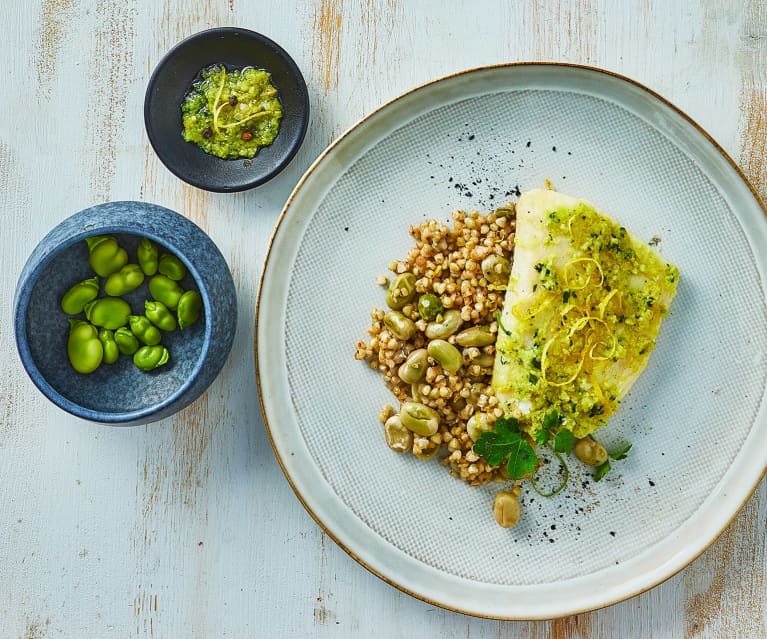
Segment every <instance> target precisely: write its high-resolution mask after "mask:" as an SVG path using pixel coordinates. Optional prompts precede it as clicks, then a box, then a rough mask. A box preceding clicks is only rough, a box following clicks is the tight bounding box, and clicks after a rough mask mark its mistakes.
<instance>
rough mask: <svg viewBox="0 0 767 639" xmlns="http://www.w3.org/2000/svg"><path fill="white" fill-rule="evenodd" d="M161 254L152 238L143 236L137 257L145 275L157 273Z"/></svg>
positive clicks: (137, 250)
mask: <svg viewBox="0 0 767 639" xmlns="http://www.w3.org/2000/svg"><path fill="white" fill-rule="evenodd" d="M159 255H160V251H159V250H158V249H157V245H156V244H155V243H154V242H152V241H151V240H149V239H147V238H145V237H142V238H141V241H140V242H139V243H138V248H137V249H136V258H137V259H138V264H139V266H140V267H141V270H142V271H144V274H145V275H148V276H149V277H151V276H152V275H154V274H155V273H157V268H158V266H159V261H160V258H159Z"/></svg>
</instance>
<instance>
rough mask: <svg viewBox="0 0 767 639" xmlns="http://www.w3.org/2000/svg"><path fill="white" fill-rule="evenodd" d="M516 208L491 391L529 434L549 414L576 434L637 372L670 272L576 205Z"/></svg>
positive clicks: (533, 195) (669, 293) (554, 201)
mask: <svg viewBox="0 0 767 639" xmlns="http://www.w3.org/2000/svg"><path fill="white" fill-rule="evenodd" d="M516 208H517V227H516V238H515V245H514V262H513V265H512V269H511V275H510V278H509V284H508V288H507V291H506V297H505V300H504V306H503V312H502V314H501V321H500V326H499V329H498V340H497V344H496V348H497V351H496V359H495V366H494V369H493V381H492V385H493V388H494V389H495V393H496V396H497V397H498V398H499V400H500V402H501V405H502V407H503V409H504V411H505V413H506V414H507V415H513V416H515V417H517V418H518V419H519V420H520V422H521V426H522V428H523V429H524V430H526V431H527V432H528V433H529V434H530V435H533V436H534V435H535V433H537V432H538V431H539V430H540V428H541V426H542V423H543V418H544V416H545V415H546V414H547V413H549V412H550V411H552V410H556V411H558V413H559V417H560V420H561V425H562V427H564V428H567V429H569V430H571V431H573V433H574V434H575V436H576V437H584V436H586V435H588V434H589V433H592V432H593V431H595V430H596V429H598V428H600V427H602V426H604V425H605V424H606V423H607V419H608V417H609V416H610V415H612V414H613V413H614V412H615V411H616V410H618V404H619V402H620V401H621V399H622V398H623V397H624V396H625V395H626V393H627V392H628V391H629V389H630V388H631V386H632V385H633V384H634V382H635V381H636V380H637V378H638V377H639V375H640V373H641V372H642V371H643V370H644V369H645V367H646V366H647V363H648V360H649V357H650V352H651V351H652V349H653V347H654V346H655V339H656V337H657V335H658V331H659V330H660V324H661V320H662V318H663V317H664V316H665V315H666V313H667V312H668V308H669V305H670V304H671V300H672V299H673V298H674V295H675V294H676V287H677V283H678V281H679V271H678V269H677V268H676V267H675V266H673V265H672V264H669V263H668V262H666V261H665V260H663V258H661V257H660V256H659V255H657V254H656V253H655V252H653V251H652V249H650V247H649V246H647V244H644V243H643V242H641V241H640V240H639V239H637V238H636V237H634V236H633V235H631V233H629V232H628V231H626V229H625V228H623V227H622V226H620V225H619V224H617V223H616V222H614V221H613V220H611V219H610V218H608V217H607V216H605V215H603V214H601V213H599V212H597V211H596V210H595V209H594V207H593V206H592V205H591V204H589V203H588V202H585V201H584V200H578V199H575V198H572V197H569V196H567V195H562V194H560V193H557V192H556V191H550V190H543V189H538V190H533V191H528V192H526V193H523V194H522V195H521V196H520V198H519V202H518V203H517V207H516Z"/></svg>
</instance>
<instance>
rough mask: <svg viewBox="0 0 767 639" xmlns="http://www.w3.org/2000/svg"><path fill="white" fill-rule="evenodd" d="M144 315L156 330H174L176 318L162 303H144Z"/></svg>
mask: <svg viewBox="0 0 767 639" xmlns="http://www.w3.org/2000/svg"><path fill="white" fill-rule="evenodd" d="M144 315H146V317H147V319H148V320H149V321H150V322H152V324H154V325H155V326H156V327H157V328H161V329H162V330H164V331H175V330H176V318H175V317H173V313H171V312H170V311H169V310H168V307H167V306H165V304H163V303H162V302H144Z"/></svg>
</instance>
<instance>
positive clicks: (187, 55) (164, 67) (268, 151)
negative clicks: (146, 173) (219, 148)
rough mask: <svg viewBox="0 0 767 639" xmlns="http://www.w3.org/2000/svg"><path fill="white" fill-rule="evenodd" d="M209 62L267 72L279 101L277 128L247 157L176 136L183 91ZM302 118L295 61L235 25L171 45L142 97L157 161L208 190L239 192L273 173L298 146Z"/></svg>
mask: <svg viewBox="0 0 767 639" xmlns="http://www.w3.org/2000/svg"><path fill="white" fill-rule="evenodd" d="M214 64H223V65H224V66H226V67H227V68H228V69H233V68H242V67H247V66H251V67H255V68H258V69H264V70H266V71H268V72H269V73H270V74H271V79H272V84H273V85H274V86H275V87H276V89H277V92H278V96H279V99H280V102H282V121H281V122H280V131H279V133H278V134H277V137H276V138H275V139H274V142H272V144H271V145H270V146H266V147H263V148H261V149H259V151H258V153H256V156H255V157H254V158H253V159H244V158H243V159H239V160H222V159H221V158H217V157H215V156H213V155H210V154H208V153H205V152H204V151H203V150H202V149H200V147H198V146H197V145H196V144H193V143H192V142H185V141H184V138H183V137H182V135H181V133H182V131H183V125H182V123H181V104H182V103H183V101H184V96H185V95H186V94H187V92H188V91H189V88H190V87H191V85H192V83H193V82H194V81H195V80H197V79H199V73H200V71H202V70H203V69H205V68H206V67H209V66H211V65H214ZM308 122H309V96H308V94H307V91H306V82H305V81H304V77H303V76H302V75H301V71H300V70H299V68H298V67H297V66H296V63H295V62H294V61H293V59H292V58H291V57H290V56H289V55H288V54H287V52H286V51H285V50H284V49H283V48H282V47H280V46H279V45H278V44H277V43H275V42H273V41H272V40H270V39H269V38H267V37H265V36H262V35H261V34H260V33H255V32H254V31H248V30H247V29H239V28H237V27H222V28H218V29H209V30H207V31H201V32H200V33H196V34H194V35H192V36H190V37H188V38H187V39H186V40H183V41H181V42H180V43H179V44H177V45H176V46H175V47H173V48H172V49H171V50H170V51H169V52H168V53H167V54H166V55H165V57H164V58H163V59H162V60H161V61H160V64H159V65H157V68H156V69H155V70H154V73H152V77H151V78H150V79H149V86H147V90H146V97H145V99H144V123H145V125H146V131H147V134H148V135H149V141H150V142H151V143H152V146H153V147H154V150H155V152H156V153H157V155H158V156H159V158H160V160H162V163H163V164H164V165H165V166H166V167H168V169H169V170H170V171H171V172H173V173H174V174H175V175H176V176H177V177H179V178H181V179H182V180H184V182H187V183H189V184H191V185H192V186H196V187H198V188H201V189H206V190H208V191H217V192H232V191H244V190H246V189H251V188H253V187H254V186H258V185H259V184H263V183H264V182H266V181H267V180H269V179H271V178H273V177H274V176H275V175H277V173H279V172H280V171H281V170H282V169H284V168H285V167H286V166H287V164H288V163H289V162H290V160H291V159H292V158H293V156H294V155H295V154H296V152H297V151H298V149H299V147H300V146H301V143H302V142H303V140H304V135H306V127H307V125H308Z"/></svg>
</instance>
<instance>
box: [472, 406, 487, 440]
mask: <svg viewBox="0 0 767 639" xmlns="http://www.w3.org/2000/svg"><path fill="white" fill-rule="evenodd" d="M486 430H490V426H489V425H488V423H487V415H485V413H474V414H473V415H472V416H471V417H469V419H468V421H467V422H466V432H467V433H468V434H469V437H471V440H472V441H474V442H475V441H477V440H478V439H479V436H480V435H481V434H482V433H484V432H485V431H486Z"/></svg>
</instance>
